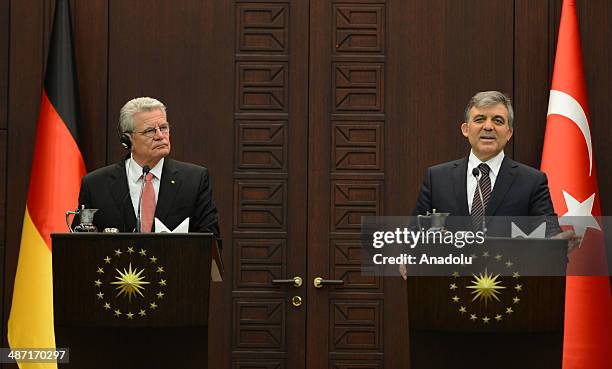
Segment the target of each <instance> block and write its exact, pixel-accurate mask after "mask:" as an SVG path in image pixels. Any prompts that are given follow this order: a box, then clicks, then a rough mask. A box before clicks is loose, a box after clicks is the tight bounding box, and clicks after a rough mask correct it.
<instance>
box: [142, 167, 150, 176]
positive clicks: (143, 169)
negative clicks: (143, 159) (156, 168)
mask: <svg viewBox="0 0 612 369" xmlns="http://www.w3.org/2000/svg"><path fill="white" fill-rule="evenodd" d="M150 171H151V168H150V167H149V166H148V165H145V166H144V167H142V174H143V175H147V174H148V173H149V172H150Z"/></svg>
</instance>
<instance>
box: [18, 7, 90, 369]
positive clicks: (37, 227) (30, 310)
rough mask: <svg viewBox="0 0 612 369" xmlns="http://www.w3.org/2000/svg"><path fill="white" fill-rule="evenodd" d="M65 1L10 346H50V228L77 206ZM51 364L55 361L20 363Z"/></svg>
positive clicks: (56, 26)
mask: <svg viewBox="0 0 612 369" xmlns="http://www.w3.org/2000/svg"><path fill="white" fill-rule="evenodd" d="M70 19H71V18H70V8H69V4H68V0H58V1H57V3H56V8H55V15H54V21H53V30H52V34H51V42H50V46H49V56H48V59H47V69H46V73H45V82H44V88H43V90H42V96H41V104H40V113H39V117H38V123H37V128H36V140H35V144H34V157H33V159H32V168H31V176H30V185H29V189H28V198H27V204H26V209H25V216H24V219H23V229H22V233H21V246H20V249H19V262H18V264H17V273H16V275H15V285H14V290H13V303H12V307H11V313H10V317H9V321H8V342H9V345H10V347H11V348H13V349H16V348H54V347H55V333H54V330H53V281H52V262H51V233H52V232H65V231H66V230H67V229H66V223H65V213H66V211H67V210H73V209H75V208H76V207H77V205H78V204H77V202H78V194H79V185H80V181H81V177H82V176H83V175H84V174H85V171H86V170H85V162H84V160H83V155H82V154H81V150H80V149H79V145H78V142H79V141H78V135H77V126H78V124H77V122H78V116H79V114H78V89H77V79H76V73H75V62H74V52H73V47H72V33H71V21H70ZM19 367H20V368H56V367H57V364H55V363H53V364H20V365H19Z"/></svg>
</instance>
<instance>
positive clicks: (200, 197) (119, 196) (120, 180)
mask: <svg viewBox="0 0 612 369" xmlns="http://www.w3.org/2000/svg"><path fill="white" fill-rule="evenodd" d="M117 132H118V134H119V139H120V141H121V144H122V145H123V147H124V148H126V149H127V150H129V151H130V154H129V155H127V156H126V157H125V158H124V159H122V160H121V161H120V162H119V163H117V164H113V165H109V166H106V167H104V168H100V169H97V170H95V171H93V172H91V173H89V174H87V175H86V176H84V177H83V181H82V183H81V191H80V194H79V206H82V205H84V206H85V208H91V209H99V210H98V212H96V214H95V216H94V225H95V226H96V227H97V228H98V230H99V231H103V230H104V229H105V228H116V229H118V230H119V231H120V232H134V231H137V232H151V231H153V230H154V218H158V219H159V220H160V221H161V222H162V223H163V224H164V225H165V226H166V227H168V228H169V229H171V230H172V229H174V228H175V227H177V226H178V225H179V224H181V223H182V222H183V221H184V220H185V219H186V218H189V232H211V233H213V234H214V235H215V237H217V238H218V237H219V225H218V213H217V208H216V207H215V204H214V202H213V199H212V189H211V184H210V178H209V175H208V170H207V169H206V168H205V167H202V166H198V165H194V164H189V163H183V162H180V161H177V160H173V159H170V158H168V157H167V156H168V155H169V154H170V148H171V145H170V123H168V120H167V116H166V106H165V105H164V104H162V103H161V102H160V101H158V100H156V99H153V98H150V97H139V98H136V99H132V100H130V101H128V102H127V103H126V104H125V105H124V106H123V108H121V112H120V115H119V124H118V126H117Z"/></svg>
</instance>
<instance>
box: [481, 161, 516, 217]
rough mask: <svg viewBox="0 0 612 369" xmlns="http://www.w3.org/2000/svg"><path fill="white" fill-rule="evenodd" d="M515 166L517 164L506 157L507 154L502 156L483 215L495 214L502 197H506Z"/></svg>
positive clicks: (514, 172)
mask: <svg viewBox="0 0 612 369" xmlns="http://www.w3.org/2000/svg"><path fill="white" fill-rule="evenodd" d="M517 167H518V164H516V163H515V162H514V161H513V160H512V159H510V158H508V157H507V156H506V157H504V161H503V162H502V165H501V167H500V168H499V173H498V174H497V179H496V180H495V186H494V187H493V192H492V193H491V200H489V204H488V205H487V208H486V211H485V215H487V216H491V215H494V214H495V211H496V210H497V208H498V207H499V205H500V204H501V203H502V202H503V200H504V197H506V194H507V193H508V190H509V189H510V187H511V186H512V183H513V182H514V180H515V179H516V170H517V169H516V168H517Z"/></svg>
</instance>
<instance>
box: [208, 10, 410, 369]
mask: <svg viewBox="0 0 612 369" xmlns="http://www.w3.org/2000/svg"><path fill="white" fill-rule="evenodd" d="M234 12H235V18H234V19H235V50H234V55H233V56H234V65H235V79H234V97H235V103H234V112H233V115H234V130H235V142H234V163H233V164H234V172H233V190H234V193H233V214H234V215H233V223H232V244H231V249H232V251H231V260H232V261H231V272H230V273H228V278H229V279H230V280H231V287H230V288H231V297H230V299H231V308H230V309H226V310H225V311H224V313H223V317H224V318H229V319H231V321H232V325H231V334H230V340H231V347H229V351H230V356H231V368H232V369H254V368H266V369H281V368H282V369H300V368H308V369H323V368H325V369H327V368H329V369H348V368H359V369H382V368H405V367H407V366H406V365H407V359H408V355H407V352H408V345H407V342H408V341H407V326H406V324H405V323H406V320H407V315H406V309H405V297H404V298H402V296H405V295H404V294H403V293H402V292H403V289H402V283H401V281H399V280H398V278H395V279H387V278H381V277H378V276H365V275H362V273H361V264H362V260H361V257H362V253H361V246H360V242H359V232H360V226H361V217H362V216H376V215H383V214H384V213H385V207H386V206H385V205H386V204H385V202H386V201H385V199H386V197H385V187H386V183H385V178H386V177H385V176H386V175H387V173H388V172H387V171H388V165H387V163H386V162H385V137H386V135H387V134H388V132H387V131H386V125H387V120H388V116H387V108H386V106H387V101H386V89H385V86H386V84H385V79H386V74H387V73H388V71H387V62H388V60H387V46H386V45H387V43H388V39H387V38H388V28H387V17H388V9H387V4H386V3H385V2H384V1H358V2H345V1H308V0H292V1H269V2H242V1H237V2H236V3H235V8H234ZM387 185H388V184H387ZM226 255H227V254H226ZM226 259H227V256H226ZM316 278H318V279H319V280H322V281H321V282H320V283H315V279H316ZM315 284H316V286H315ZM391 297H393V298H391ZM212 327H213V330H214V324H213V326H212ZM212 332H213V331H211V333H212ZM212 334H213V335H214V333H212ZM209 352H210V354H211V355H212V354H213V353H214V352H215V349H214V343H213V346H211V350H210V351H209ZM215 360H217V359H214V358H211V367H219V366H217V364H213V362H215Z"/></svg>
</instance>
